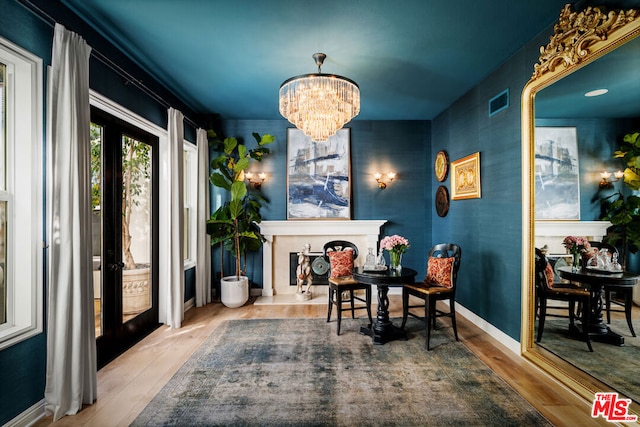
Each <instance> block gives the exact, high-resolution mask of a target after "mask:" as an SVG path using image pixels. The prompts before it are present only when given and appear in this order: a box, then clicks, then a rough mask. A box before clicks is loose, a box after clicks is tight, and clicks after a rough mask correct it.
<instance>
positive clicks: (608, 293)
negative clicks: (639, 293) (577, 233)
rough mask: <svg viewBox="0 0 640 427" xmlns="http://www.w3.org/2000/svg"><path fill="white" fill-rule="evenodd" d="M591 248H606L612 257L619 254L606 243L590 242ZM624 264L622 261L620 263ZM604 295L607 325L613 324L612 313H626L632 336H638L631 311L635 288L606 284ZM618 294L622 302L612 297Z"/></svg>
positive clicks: (616, 249)
mask: <svg viewBox="0 0 640 427" xmlns="http://www.w3.org/2000/svg"><path fill="white" fill-rule="evenodd" d="M589 243H590V244H591V247H593V248H596V249H598V250H600V249H601V248H606V249H608V250H609V253H610V254H611V255H613V254H614V253H615V254H618V256H620V254H619V252H618V248H616V247H615V246H613V245H610V244H608V243H604V242H595V241H594V242H592V241H590V242H589ZM619 262H620V263H622V261H621V260H620V261H619ZM603 291H604V292H603V293H604V302H605V311H606V313H607V323H609V324H611V312H612V311H613V312H616V313H624V315H625V318H626V319H627V325H628V326H629V331H631V335H632V336H634V337H635V336H636V332H635V331H634V330H633V322H632V321H631V309H632V308H633V288H630V287H628V286H618V285H614V284H605V285H604V286H603ZM613 294H616V296H620V295H621V296H622V300H620V299H618V298H612V295H613ZM611 304H615V305H617V306H619V307H622V310H616V309H613V308H611Z"/></svg>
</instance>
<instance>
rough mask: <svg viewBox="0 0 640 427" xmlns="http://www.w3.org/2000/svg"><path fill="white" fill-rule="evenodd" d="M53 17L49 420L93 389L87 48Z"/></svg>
mask: <svg viewBox="0 0 640 427" xmlns="http://www.w3.org/2000/svg"><path fill="white" fill-rule="evenodd" d="M90 54H91V48H90V47H89V46H88V45H87V44H86V42H85V41H84V40H83V39H82V38H81V37H80V36H78V35H77V34H75V33H72V32H70V31H67V30H66V29H65V28H64V27H63V26H62V25H59V24H56V26H55V30H54V38H53V50H52V58H51V68H50V71H49V90H48V100H49V101H48V120H47V126H48V129H47V136H48V138H47V228H48V241H49V254H48V255H49V262H48V263H47V265H48V286H49V289H48V306H47V312H48V320H47V375H46V385H45V393H44V396H45V410H46V411H47V413H49V414H53V420H54V421H56V420H58V419H60V418H62V417H64V416H65V415H71V414H75V413H77V412H78V411H79V410H80V409H81V408H82V404H83V403H86V404H91V403H93V402H94V401H95V400H96V397H97V382H96V371H97V369H96V337H95V320H94V311H93V273H92V270H93V266H92V250H91V186H90V183H91V172H90V149H89V148H90V142H89V122H90V112H89V56H90Z"/></svg>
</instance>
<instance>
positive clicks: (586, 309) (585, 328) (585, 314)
mask: <svg viewBox="0 0 640 427" xmlns="http://www.w3.org/2000/svg"><path fill="white" fill-rule="evenodd" d="M582 305H583V307H584V310H583V311H582V332H583V333H584V339H585V341H586V342H587V347H589V351H590V352H593V347H591V338H590V337H589V315H590V313H591V307H590V302H589V299H587V301H586V302H585V303H583V304H582Z"/></svg>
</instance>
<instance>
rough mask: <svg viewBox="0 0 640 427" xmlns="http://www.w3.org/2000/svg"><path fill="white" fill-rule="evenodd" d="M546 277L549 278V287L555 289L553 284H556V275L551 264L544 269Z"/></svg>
mask: <svg viewBox="0 0 640 427" xmlns="http://www.w3.org/2000/svg"><path fill="white" fill-rule="evenodd" d="M544 275H545V277H546V278H547V287H549V288H553V282H555V273H554V272H553V267H551V264H549V263H548V262H547V265H546V266H545V267H544Z"/></svg>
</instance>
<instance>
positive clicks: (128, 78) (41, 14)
mask: <svg viewBox="0 0 640 427" xmlns="http://www.w3.org/2000/svg"><path fill="white" fill-rule="evenodd" d="M20 1H21V3H23V4H25V6H27V7H28V8H29V9H30V10H31V11H32V12H34V14H35V15H36V16H37V17H38V18H39V19H40V20H41V21H42V22H44V23H45V24H47V25H49V26H50V27H51V28H55V24H56V20H55V19H54V18H53V17H51V16H50V15H49V14H48V13H47V12H45V11H44V10H42V9H41V8H40V7H38V6H36V5H35V4H33V2H31V1H30V0H20ZM87 25H88V23H87ZM116 49H117V47H116ZM91 55H92V56H93V57H94V58H95V59H97V60H98V61H100V62H101V63H103V64H104V65H106V66H107V67H108V68H110V69H111V70H112V71H114V72H115V73H116V74H118V75H119V76H120V77H122V78H123V79H125V85H128V84H133V85H134V86H135V87H137V88H138V89H140V90H141V91H142V92H143V93H144V94H145V95H147V96H148V97H149V98H151V99H153V100H154V101H156V102H158V103H159V104H160V105H162V106H163V107H165V108H167V109H169V108H171V107H172V106H171V104H170V103H169V102H167V101H165V99H164V98H162V97H161V96H160V95H158V94H157V93H155V92H154V91H153V90H152V89H149V88H148V87H147V86H146V85H145V84H144V83H142V81H140V80H138V79H136V78H135V77H133V76H132V75H131V74H129V73H128V72H127V71H126V70H124V69H123V68H122V67H120V66H119V65H118V64H116V63H114V62H113V61H112V60H111V59H109V58H108V57H107V56H105V55H104V54H102V53H101V52H100V51H98V50H96V49H94V48H93V47H91ZM184 120H185V121H186V122H187V123H189V124H190V125H191V126H193V127H194V128H195V129H196V130H197V129H198V128H199V127H200V126H198V125H197V124H196V122H194V121H193V120H191V119H190V118H189V117H187V116H184Z"/></svg>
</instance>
